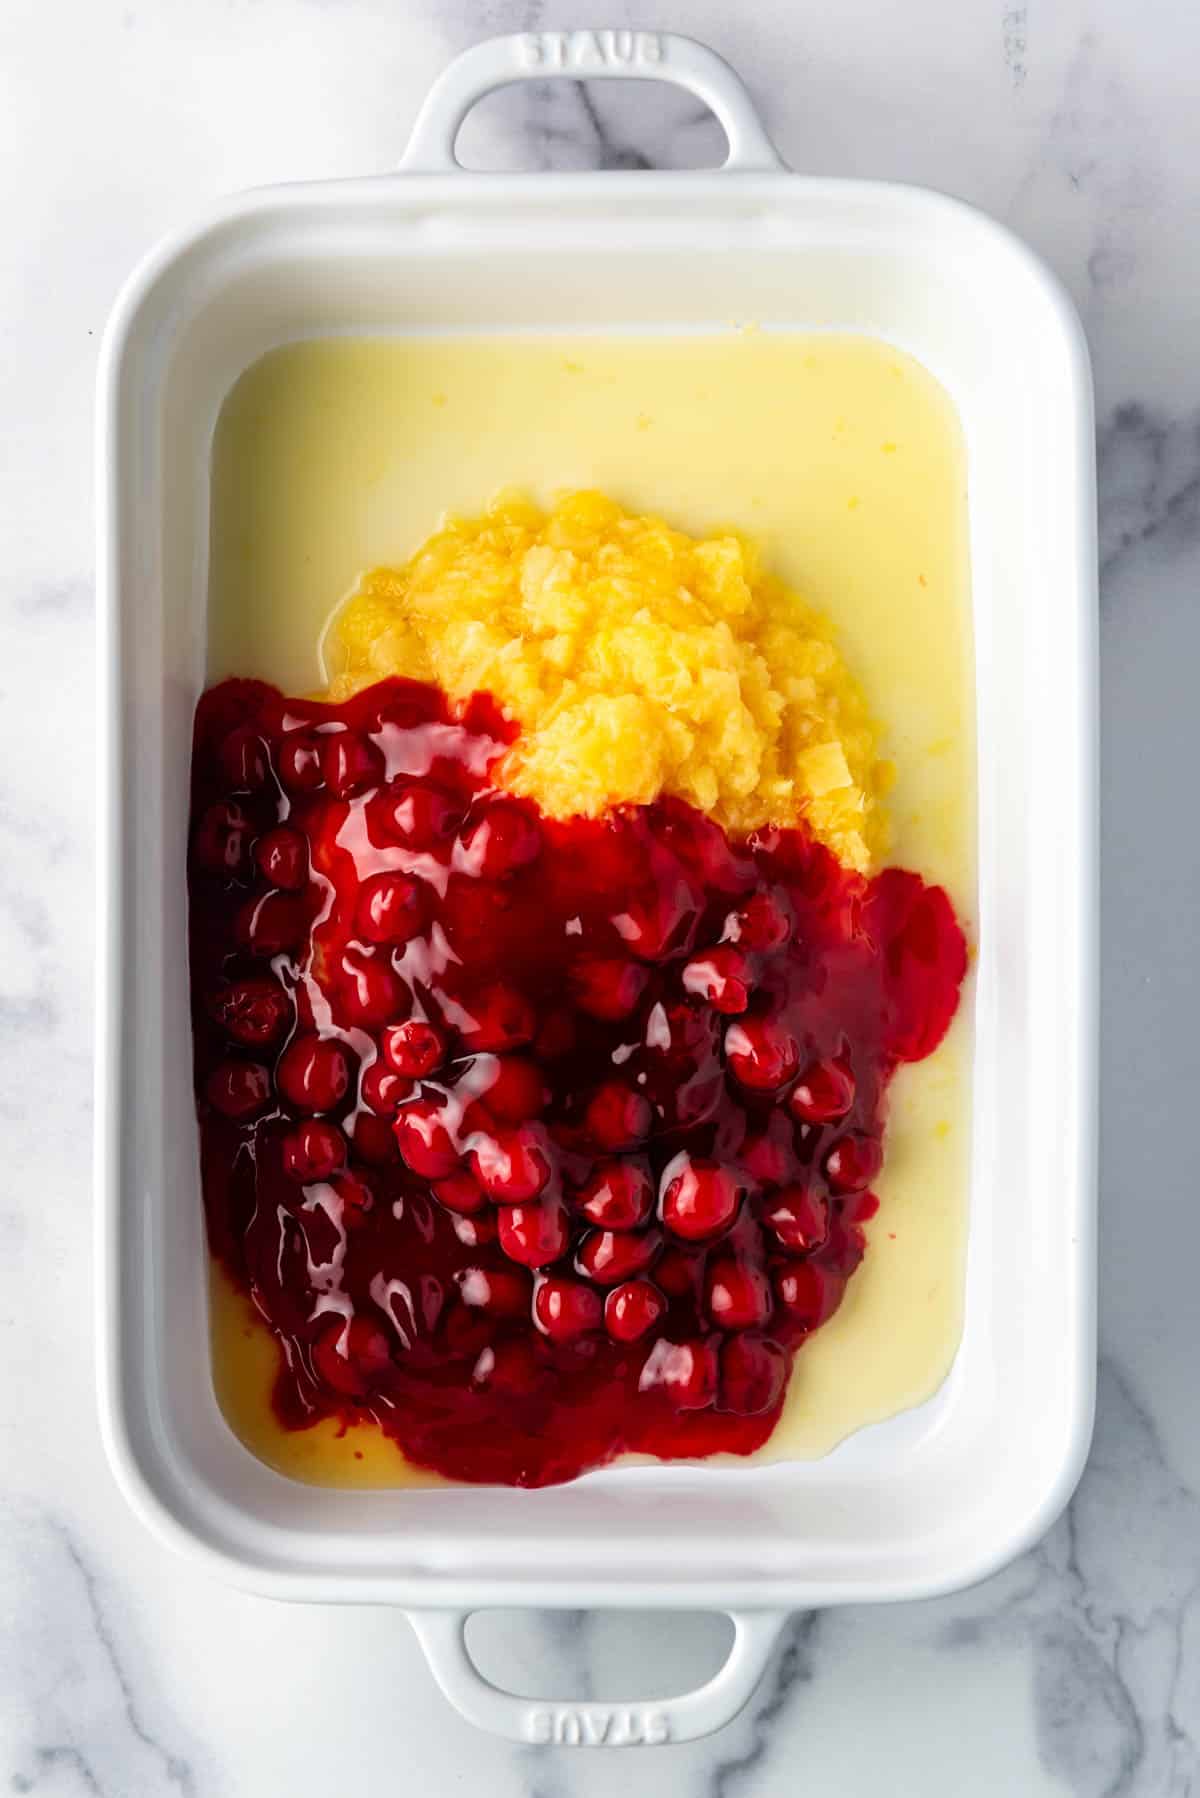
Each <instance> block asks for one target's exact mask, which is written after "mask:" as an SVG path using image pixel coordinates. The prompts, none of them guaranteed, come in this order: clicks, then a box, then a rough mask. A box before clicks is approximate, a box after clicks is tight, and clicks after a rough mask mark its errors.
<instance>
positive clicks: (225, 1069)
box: [204, 1061, 271, 1124]
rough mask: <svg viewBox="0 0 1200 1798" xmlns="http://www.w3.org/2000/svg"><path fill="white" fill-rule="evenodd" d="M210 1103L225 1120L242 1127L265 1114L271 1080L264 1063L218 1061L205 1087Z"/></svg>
mask: <svg viewBox="0 0 1200 1798" xmlns="http://www.w3.org/2000/svg"><path fill="white" fill-rule="evenodd" d="M204 1090H205V1093H206V1095H207V1098H208V1102H209V1104H210V1105H212V1106H213V1107H214V1108H215V1109H216V1110H217V1111H219V1112H221V1113H222V1115H223V1116H224V1117H227V1118H233V1120H234V1121H235V1123H239V1124H243V1123H246V1122H247V1120H248V1119H250V1118H252V1117H257V1116H258V1114H259V1112H260V1111H265V1110H266V1108H267V1105H268V1104H269V1102H270V1098H271V1076H270V1074H269V1073H268V1072H267V1070H266V1068H264V1067H263V1066H262V1064H261V1062H257V1061H219V1062H218V1063H217V1065H216V1067H215V1068H214V1069H213V1070H212V1073H211V1074H210V1075H209V1076H208V1079H207V1081H206V1082H205V1086H204Z"/></svg>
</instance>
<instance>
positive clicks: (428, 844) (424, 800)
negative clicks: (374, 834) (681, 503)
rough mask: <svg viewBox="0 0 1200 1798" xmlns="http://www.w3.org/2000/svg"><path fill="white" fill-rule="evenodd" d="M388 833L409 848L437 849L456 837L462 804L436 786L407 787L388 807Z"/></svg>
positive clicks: (391, 799) (390, 800)
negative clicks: (439, 845) (456, 802)
mask: <svg viewBox="0 0 1200 1798" xmlns="http://www.w3.org/2000/svg"><path fill="white" fill-rule="evenodd" d="M386 817H387V832H388V835H389V836H391V837H394V838H395V839H396V841H397V842H399V843H403V844H404V847H405V848H406V849H412V850H429V849H436V848H437V846H438V844H439V843H444V842H446V841H447V840H448V839H449V838H450V837H452V836H454V835H455V833H456V832H457V830H458V827H459V825H460V824H461V822H462V807H461V806H460V805H456V804H455V802H454V801H453V800H452V799H451V798H450V796H449V795H448V794H446V793H443V792H441V791H439V789H438V788H437V787H418V786H412V787H406V788H405V789H404V791H403V792H402V793H401V794H400V796H399V798H390V799H389V801H388V804H387V808H386Z"/></svg>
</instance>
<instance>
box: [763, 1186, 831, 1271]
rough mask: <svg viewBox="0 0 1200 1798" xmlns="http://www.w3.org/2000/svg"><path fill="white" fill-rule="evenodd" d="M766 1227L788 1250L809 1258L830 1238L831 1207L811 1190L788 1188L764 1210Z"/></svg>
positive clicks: (768, 1203)
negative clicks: (810, 1254)
mask: <svg viewBox="0 0 1200 1798" xmlns="http://www.w3.org/2000/svg"><path fill="white" fill-rule="evenodd" d="M763 1223H764V1224H766V1226H767V1228H768V1229H769V1230H770V1231H771V1233H772V1235H773V1236H774V1237H775V1238H776V1240H777V1241H778V1242H779V1243H780V1244H781V1245H782V1246H783V1247H784V1248H785V1249H790V1250H791V1252H792V1253H793V1254H807V1253H808V1251H809V1250H810V1249H819V1248H820V1246H821V1244H822V1243H823V1242H824V1241H825V1238H826V1237H827V1236H828V1234H829V1207H828V1205H827V1204H826V1203H825V1201H824V1199H823V1198H822V1197H821V1195H820V1194H819V1193H815V1192H813V1191H811V1189H810V1188H809V1187H807V1186H785V1187H783V1188H782V1189H781V1191H779V1192H777V1193H773V1194H772V1195H771V1198H770V1200H769V1201H768V1202H767V1204H766V1205H765V1206H764V1207H763Z"/></svg>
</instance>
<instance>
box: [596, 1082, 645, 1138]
mask: <svg viewBox="0 0 1200 1798" xmlns="http://www.w3.org/2000/svg"><path fill="white" fill-rule="evenodd" d="M583 1121H584V1128H585V1129H586V1131H587V1133H588V1135H589V1136H590V1137H591V1139H592V1141H593V1142H594V1143H598V1144H599V1146H600V1147H601V1148H602V1149H628V1148H632V1147H633V1145H634V1144H635V1143H639V1142H645V1140H646V1138H647V1137H648V1136H649V1134H650V1127H651V1125H652V1124H653V1122H654V1112H653V1109H652V1107H651V1105H650V1101H649V1099H647V1098H645V1097H643V1095H642V1094H641V1093H635V1092H634V1091H633V1090H632V1088H630V1087H628V1086H626V1085H625V1084H624V1082H623V1081H620V1080H606V1081H605V1082H604V1084H603V1085H602V1086H598V1087H597V1088H596V1090H595V1092H594V1093H593V1094H592V1096H591V1098H590V1099H589V1100H588V1105H587V1110H586V1112H585V1113H584V1120H583Z"/></svg>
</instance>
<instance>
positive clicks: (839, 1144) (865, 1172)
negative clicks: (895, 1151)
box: [825, 1133, 883, 1193]
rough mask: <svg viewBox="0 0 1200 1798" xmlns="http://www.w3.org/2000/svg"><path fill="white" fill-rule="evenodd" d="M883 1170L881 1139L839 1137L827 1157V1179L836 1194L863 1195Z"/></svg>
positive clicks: (874, 1137)
mask: <svg viewBox="0 0 1200 1798" xmlns="http://www.w3.org/2000/svg"><path fill="white" fill-rule="evenodd" d="M882 1166H883V1145H882V1143H881V1142H880V1141H879V1138H878V1137H877V1136H860V1135H858V1134H857V1133H856V1134H853V1135H850V1136H839V1137H838V1139H837V1141H836V1142H835V1143H834V1145H833V1147H832V1149H830V1151H829V1153H828V1155H827V1156H826V1157H825V1178H826V1179H827V1180H828V1182H829V1184H830V1186H831V1187H832V1188H833V1190H834V1192H838V1193H847V1192H863V1191H865V1190H866V1188H867V1187H868V1186H869V1185H870V1184H871V1182H872V1180H873V1179H874V1178H875V1176H876V1174H877V1173H878V1172H879V1170H880V1168H881V1167H882Z"/></svg>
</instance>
